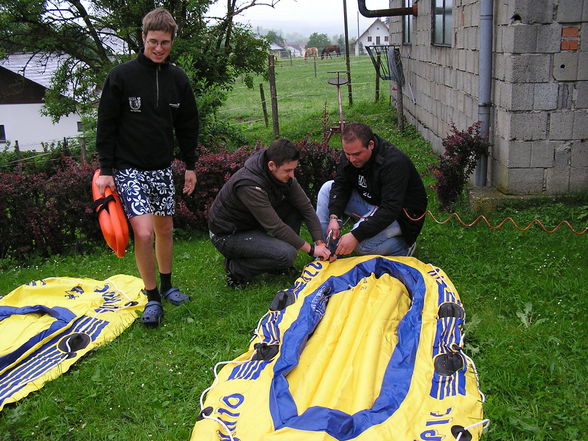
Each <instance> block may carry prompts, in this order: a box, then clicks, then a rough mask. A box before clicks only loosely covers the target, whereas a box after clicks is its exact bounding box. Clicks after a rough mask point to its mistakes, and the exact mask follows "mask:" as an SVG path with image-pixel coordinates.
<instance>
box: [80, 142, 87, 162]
mask: <svg viewBox="0 0 588 441" xmlns="http://www.w3.org/2000/svg"><path fill="white" fill-rule="evenodd" d="M80 162H81V163H82V165H86V140H85V139H84V138H80Z"/></svg>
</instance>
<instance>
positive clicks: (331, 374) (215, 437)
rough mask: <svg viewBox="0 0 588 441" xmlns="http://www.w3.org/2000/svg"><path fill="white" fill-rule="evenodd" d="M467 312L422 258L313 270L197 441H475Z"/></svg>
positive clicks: (244, 362)
mask: <svg viewBox="0 0 588 441" xmlns="http://www.w3.org/2000/svg"><path fill="white" fill-rule="evenodd" d="M464 318H465V312H464V309H463V305H462V303H461V301H460V299H459V296H458V293H457V291H456V289H455V287H454V286H453V284H452V283H451V281H450V280H449V279H448V277H447V276H446V275H445V274H444V272H443V271H442V270H440V269H439V268H436V267H433V266H431V265H426V264H424V263H422V262H420V261H418V260H416V259H414V258H410V257H401V258H388V257H376V256H363V257H353V258H346V259H339V260H337V261H335V262H332V263H328V262H319V261H315V262H312V263H310V264H309V265H307V266H306V267H305V269H304V271H303V273H302V275H301V277H299V278H298V279H297V281H296V283H295V284H294V286H293V287H292V288H291V289H288V290H284V291H280V292H279V293H278V294H277V295H276V298H275V299H274V301H273V302H272V305H271V306H270V310H269V311H268V313H267V314H266V315H265V316H264V317H262V319H261V320H260V322H259V324H258V327H257V329H256V335H255V337H254V339H253V340H252V342H251V344H250V346H249V350H248V351H247V352H246V353H245V354H243V355H241V356H240V357H238V358H236V359H235V360H233V361H231V362H227V363H226V365H225V366H224V367H223V368H222V369H221V371H220V372H219V373H218V376H217V378H216V379H215V381H214V383H213V385H212V386H211V388H209V389H208V390H207V391H205V393H204V394H203V395H206V399H205V401H204V402H201V407H202V410H201V412H200V415H199V417H198V419H197V422H196V424H195V426H194V429H193V432H192V437H191V440H192V441H237V440H240V441H261V440H263V441H319V440H320V441H327V440H328V441H331V440H338V441H348V440H357V441H360V440H361V441H368V440H369V441H393V440H401V441H405V440H406V441H412V440H429V441H442V440H443V441H450V440H461V441H469V440H478V439H479V438H480V435H481V433H482V430H483V426H484V424H485V422H486V421H485V420H484V419H483V413H482V401H483V399H482V398H483V396H482V394H481V393H480V391H479V388H478V379H477V374H476V371H475V367H474V364H473V362H472V361H471V359H470V358H469V357H467V356H466V355H465V354H464V352H463V335H462V332H461V325H462V324H463V322H464Z"/></svg>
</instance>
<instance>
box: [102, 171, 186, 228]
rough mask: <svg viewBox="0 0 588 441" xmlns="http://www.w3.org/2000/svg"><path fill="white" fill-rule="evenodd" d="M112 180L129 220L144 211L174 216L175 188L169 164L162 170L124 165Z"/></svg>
mask: <svg viewBox="0 0 588 441" xmlns="http://www.w3.org/2000/svg"><path fill="white" fill-rule="evenodd" d="M114 180H115V183H116V189H117V191H118V194H119V196H120V199H121V201H122V204H123V208H124V211H125V214H126V215H127V217H128V218H129V219H130V218H132V217H135V216H141V215H143V214H153V215H155V216H173V215H174V213H175V208H176V204H175V194H176V189H175V187H174V180H173V177H172V169H171V167H168V168H165V169H163V170H137V169H135V168H125V169H123V170H117V171H116V172H115V173H114Z"/></svg>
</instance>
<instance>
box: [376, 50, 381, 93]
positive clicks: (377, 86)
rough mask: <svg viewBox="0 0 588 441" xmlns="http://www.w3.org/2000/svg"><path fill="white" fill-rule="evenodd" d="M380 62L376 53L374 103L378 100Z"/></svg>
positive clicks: (379, 57) (379, 56)
mask: <svg viewBox="0 0 588 441" xmlns="http://www.w3.org/2000/svg"><path fill="white" fill-rule="evenodd" d="M381 61H382V59H381V55H380V54H379V53H378V55H377V56H376V102H378V101H379V100H380V62H381Z"/></svg>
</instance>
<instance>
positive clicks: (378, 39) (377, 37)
mask: <svg viewBox="0 0 588 441" xmlns="http://www.w3.org/2000/svg"><path fill="white" fill-rule="evenodd" d="M376 44H380V36H379V35H377V36H376Z"/></svg>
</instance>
